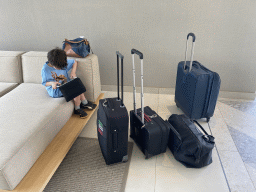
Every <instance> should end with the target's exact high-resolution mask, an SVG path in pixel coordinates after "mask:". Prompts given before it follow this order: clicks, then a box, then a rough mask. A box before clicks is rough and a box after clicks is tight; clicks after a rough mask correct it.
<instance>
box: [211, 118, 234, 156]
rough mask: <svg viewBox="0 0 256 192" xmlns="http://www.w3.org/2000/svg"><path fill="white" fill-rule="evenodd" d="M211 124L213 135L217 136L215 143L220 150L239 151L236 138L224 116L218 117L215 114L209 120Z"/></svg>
mask: <svg viewBox="0 0 256 192" xmlns="http://www.w3.org/2000/svg"><path fill="white" fill-rule="evenodd" d="M209 125H210V129H211V131H212V135H213V136H214V137H215V144H216V146H217V149H218V150H222V151H236V152H237V147H236V145H235V143H234V140H233V138H232V137H231V135H230V132H229V130H228V127H227V125H226V123H225V122H224V120H223V119H222V118H216V117H215V116H213V117H212V118H211V119H210V121H209Z"/></svg>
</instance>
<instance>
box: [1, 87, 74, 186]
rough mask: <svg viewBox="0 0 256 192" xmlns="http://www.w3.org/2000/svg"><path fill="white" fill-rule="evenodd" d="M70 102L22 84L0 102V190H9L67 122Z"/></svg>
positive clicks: (71, 108)
mask: <svg viewBox="0 0 256 192" xmlns="http://www.w3.org/2000/svg"><path fill="white" fill-rule="evenodd" d="M73 110H74V104H73V102H66V100H65V99H64V98H63V97H62V98H51V97H50V96H48V93H47V91H46V90H45V87H44V86H43V85H41V84H33V83H22V84H21V85H19V86H18V87H16V88H15V89H13V90H12V91H11V92H9V93H7V94H5V95H4V96H2V97H1V99H0V114H1V115H0V124H1V134H0V141H1V142H0V154H1V155H0V189H6V190H12V189H14V188H15V187H16V186H17V185H18V183H19V182H20V181H21V180H22V178H23V177H24V176H25V175H26V173H27V172H28V171H29V169H30V168H31V167H32V165H33V164H34V163H35V161H36V160H37V158H38V157H39V156H40V155H41V154H42V152H43V151H44V150H45V148H46V147H47V145H48V144H49V143H50V142H51V141H52V139H53V138H54V137H55V135H56V134H57V133H58V132H59V130H60V129H61V128H62V127H63V126H64V125H65V123H66V122H67V121H68V120H69V118H70V117H71V115H72V113H73Z"/></svg>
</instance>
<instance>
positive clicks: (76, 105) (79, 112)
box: [73, 95, 87, 118]
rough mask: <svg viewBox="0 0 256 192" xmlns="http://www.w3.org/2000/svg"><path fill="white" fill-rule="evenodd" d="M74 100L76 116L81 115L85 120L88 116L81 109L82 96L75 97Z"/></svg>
mask: <svg viewBox="0 0 256 192" xmlns="http://www.w3.org/2000/svg"><path fill="white" fill-rule="evenodd" d="M73 100H74V103H75V114H78V115H80V117H81V118H85V117H86V116H87V113H86V112H84V111H83V110H82V109H80V103H81V98H80V95H78V96H77V97H75V98H74V99H73Z"/></svg>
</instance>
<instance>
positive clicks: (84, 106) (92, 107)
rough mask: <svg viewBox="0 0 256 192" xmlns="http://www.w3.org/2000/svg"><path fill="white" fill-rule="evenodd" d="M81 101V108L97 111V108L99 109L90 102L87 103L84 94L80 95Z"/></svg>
mask: <svg viewBox="0 0 256 192" xmlns="http://www.w3.org/2000/svg"><path fill="white" fill-rule="evenodd" d="M80 99H81V101H82V102H81V105H80V106H81V108H84V109H86V108H87V109H95V107H97V105H96V104H94V103H92V102H90V101H87V99H86V98H85V96H84V94H83V93H82V94H81V95H80Z"/></svg>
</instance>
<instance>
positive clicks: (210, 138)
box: [193, 120, 214, 143]
mask: <svg viewBox="0 0 256 192" xmlns="http://www.w3.org/2000/svg"><path fill="white" fill-rule="evenodd" d="M193 122H195V123H196V124H197V125H198V126H199V127H200V128H201V129H202V131H203V132H204V134H205V135H203V139H204V140H205V141H207V142H209V143H214V137H213V136H212V135H209V134H208V133H207V132H206V131H205V129H204V128H203V126H202V125H200V124H199V123H198V122H197V121H196V120H193Z"/></svg>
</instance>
